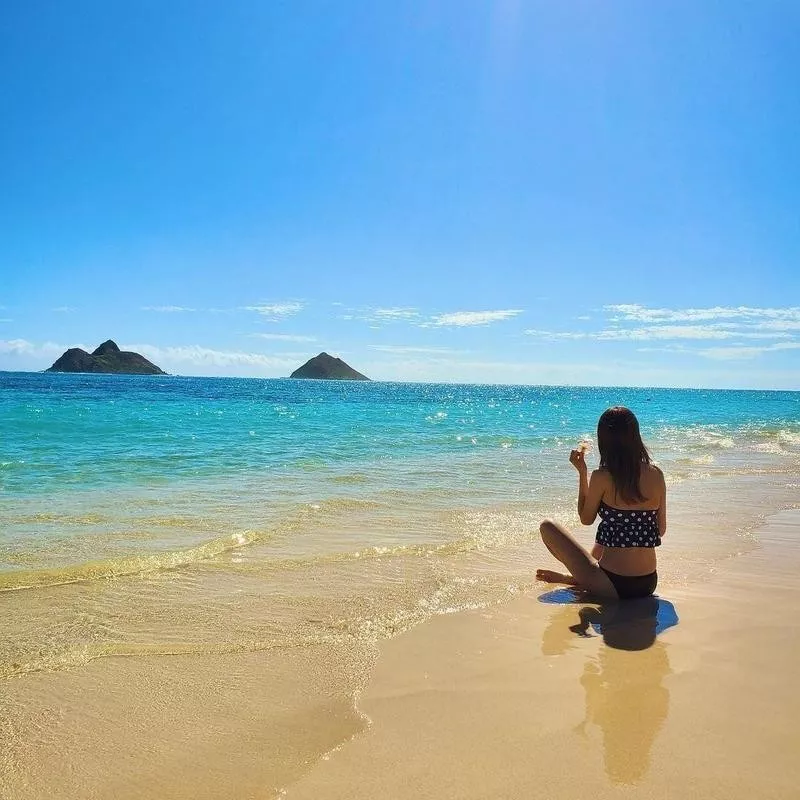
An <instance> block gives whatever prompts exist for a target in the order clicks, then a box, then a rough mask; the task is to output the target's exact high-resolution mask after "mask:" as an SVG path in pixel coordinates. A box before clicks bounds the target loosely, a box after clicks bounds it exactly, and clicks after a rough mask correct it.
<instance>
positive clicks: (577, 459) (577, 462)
mask: <svg viewBox="0 0 800 800" xmlns="http://www.w3.org/2000/svg"><path fill="white" fill-rule="evenodd" d="M569 463H570V464H572V466H573V467H575V469H576V470H578V472H581V473H584V472H586V471H587V469H588V467H587V466H586V459H585V458H584V452H583V450H571V451H570V454H569Z"/></svg>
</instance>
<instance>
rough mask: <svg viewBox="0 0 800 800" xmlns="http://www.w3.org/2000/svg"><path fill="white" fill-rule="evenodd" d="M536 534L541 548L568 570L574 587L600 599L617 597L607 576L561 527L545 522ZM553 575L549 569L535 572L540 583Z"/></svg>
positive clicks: (552, 522) (548, 521)
mask: <svg viewBox="0 0 800 800" xmlns="http://www.w3.org/2000/svg"><path fill="white" fill-rule="evenodd" d="M539 532H540V533H541V534H542V541H543V542H544V544H545V547H547V549H548V550H549V551H550V552H551V553H552V554H553V555H554V556H555V557H556V558H557V559H558V560H559V561H560V562H561V563H562V564H563V565H564V566H565V567H566V568H567V569H568V570H569V572H570V576H571V577H572V578H574V583H575V585H577V586H580V587H581V588H583V589H588V590H589V591H590V592H592V593H593V594H596V595H598V596H600V597H609V598H617V597H618V595H617V590H616V589H615V588H614V585H613V584H612V583H611V581H610V580H609V578H608V575H606V574H605V572H603V570H601V569H600V567H599V566H598V564H597V561H595V559H594V558H592V556H591V555H590V554H589V552H588V551H587V550H586V549H585V548H583V547H582V546H581V545H580V544H579V543H578V542H577V541H575V539H574V538H573V536H572V534H571V533H570V532H569V531H568V530H567V529H566V528H565V527H564V526H563V525H559V523H557V522H554V521H553V520H551V519H546V520H544V522H542V524H541V525H540V526H539ZM556 575H558V573H553V572H550V570H539V571H538V572H537V577H540V578H541V579H542V580H550V579H551V576H556ZM561 577H564V578H566V577H569V576H561ZM557 582H559V583H566V582H567V581H562V580H558V581H557Z"/></svg>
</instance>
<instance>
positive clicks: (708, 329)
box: [525, 324, 789, 342]
mask: <svg viewBox="0 0 800 800" xmlns="http://www.w3.org/2000/svg"><path fill="white" fill-rule="evenodd" d="M525 333H526V334H527V335H528V336H536V337H539V338H542V339H551V340H552V339H597V340H599V341H606V342H612V341H613V342H618V341H646V340H650V339H662V340H664V339H666V340H670V339H701V340H702V339H782V338H788V336H789V334H787V333H783V332H778V331H754V330H736V329H732V328H731V327H730V326H729V325H727V324H711V325H653V326H652V327H649V328H607V329H605V330H601V331H542V330H535V329H531V330H526V331H525Z"/></svg>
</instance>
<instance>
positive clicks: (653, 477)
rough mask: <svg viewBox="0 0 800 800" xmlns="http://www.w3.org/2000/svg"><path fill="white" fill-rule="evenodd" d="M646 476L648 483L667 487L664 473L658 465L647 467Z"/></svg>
mask: <svg viewBox="0 0 800 800" xmlns="http://www.w3.org/2000/svg"><path fill="white" fill-rule="evenodd" d="M645 475H646V476H647V479H648V482H652V484H653V485H658V486H664V485H665V480H664V473H663V471H662V469H661V467H659V466H658V464H647V465H646V466H645Z"/></svg>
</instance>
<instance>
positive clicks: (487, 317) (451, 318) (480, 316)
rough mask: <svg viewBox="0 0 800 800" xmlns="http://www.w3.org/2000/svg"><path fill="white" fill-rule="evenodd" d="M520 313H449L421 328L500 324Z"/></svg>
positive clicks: (437, 316) (438, 316)
mask: <svg viewBox="0 0 800 800" xmlns="http://www.w3.org/2000/svg"><path fill="white" fill-rule="evenodd" d="M521 313H522V309H521V308H514V309H506V310H503V311H451V312H449V313H446V314H436V315H434V316H433V317H431V318H430V321H429V322H426V323H423V326H422V327H431V326H433V327H437V328H439V327H455V328H464V327H469V326H472V325H490V324H491V323H492V322H502V321H503V320H507V319H511V318H512V317H516V316H517V315H518V314H521Z"/></svg>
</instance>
